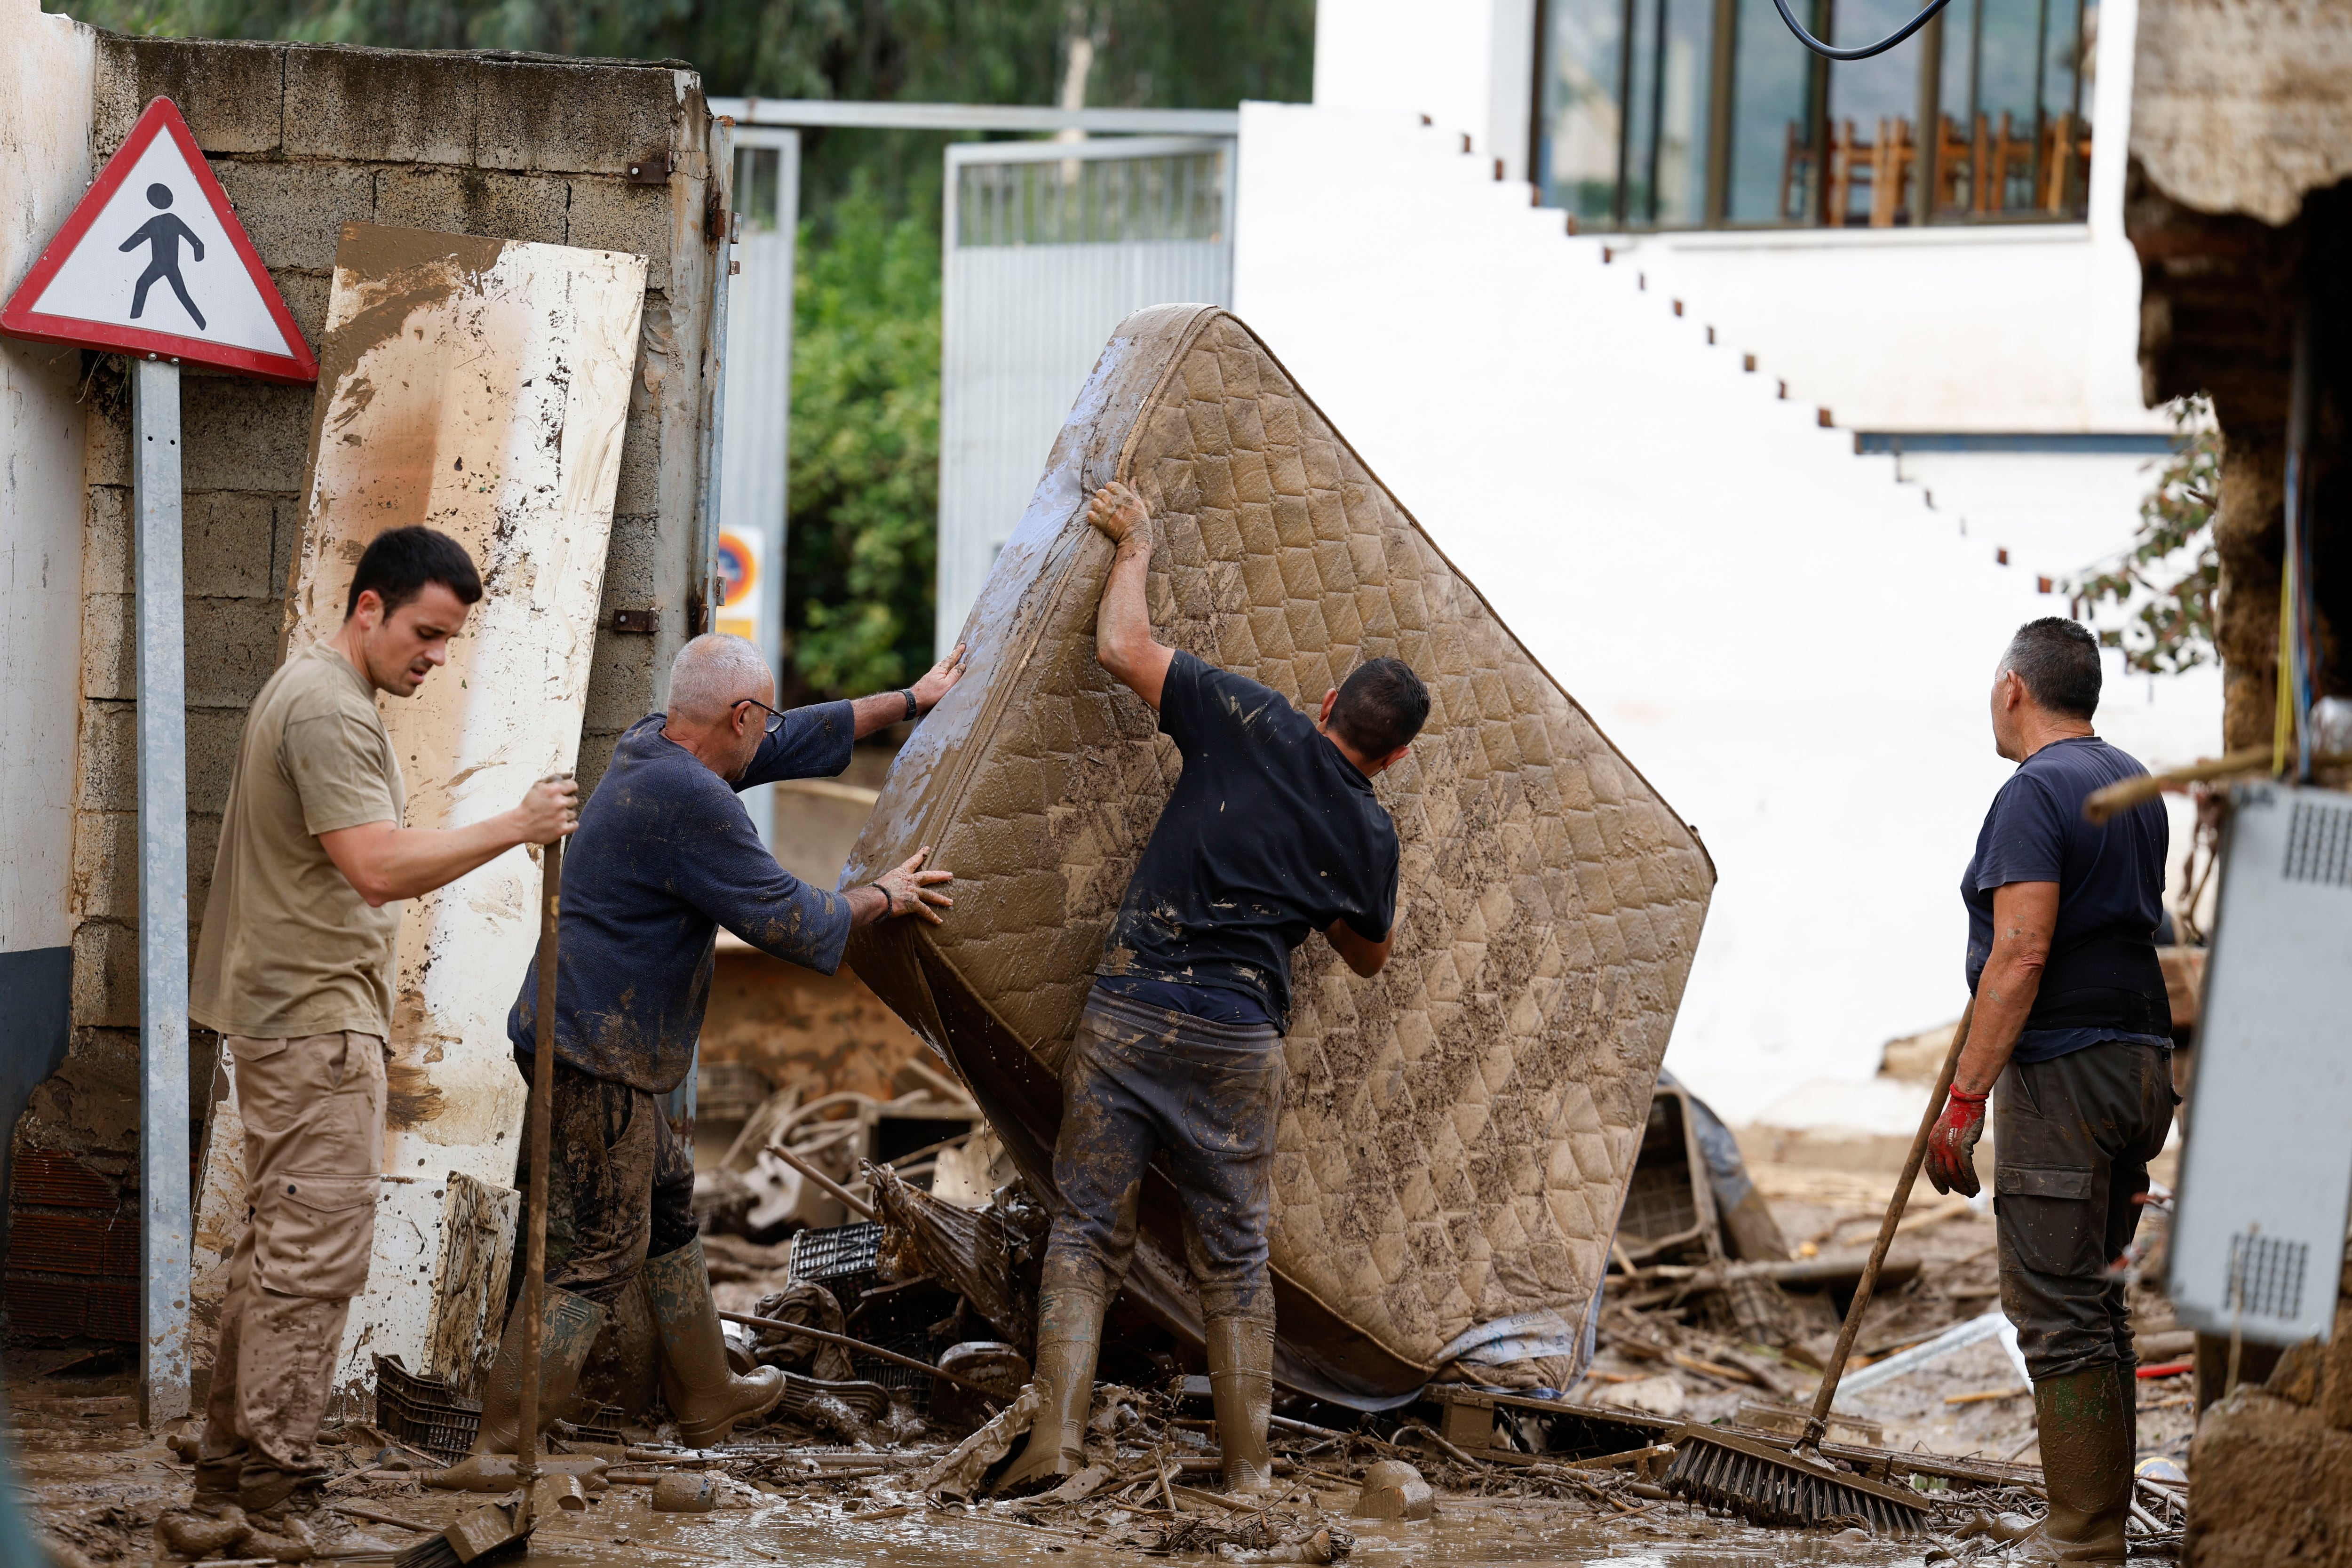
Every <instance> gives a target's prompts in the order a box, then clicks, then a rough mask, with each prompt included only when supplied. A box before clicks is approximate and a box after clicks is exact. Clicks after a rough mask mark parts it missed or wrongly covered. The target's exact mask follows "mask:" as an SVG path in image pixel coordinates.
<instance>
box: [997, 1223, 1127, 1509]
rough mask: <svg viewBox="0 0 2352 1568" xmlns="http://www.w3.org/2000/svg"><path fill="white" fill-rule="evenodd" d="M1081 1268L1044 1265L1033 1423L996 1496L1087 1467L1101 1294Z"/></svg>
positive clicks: (1101, 1309) (1069, 1474)
mask: <svg viewBox="0 0 2352 1568" xmlns="http://www.w3.org/2000/svg"><path fill="white" fill-rule="evenodd" d="M1091 1273H1092V1271H1091V1270H1089V1269H1086V1268H1071V1267H1063V1266H1057V1265H1055V1263H1053V1262H1052V1261H1050V1260H1049V1261H1048V1263H1047V1265H1046V1270H1045V1287H1044V1289H1041V1290H1040V1291H1039V1292H1038V1295H1037V1370H1036V1374H1035V1379H1034V1381H1035V1382H1036V1384H1037V1393H1038V1405H1037V1419H1036V1420H1035V1422H1034V1423H1033V1424H1032V1425H1031V1426H1030V1428H1029V1445H1028V1447H1025V1448H1024V1449H1022V1450H1021V1457H1020V1458H1017V1459H1015V1460H1013V1468H1011V1469H1009V1470H1007V1471H1005V1472H1004V1478H1003V1479H1002V1480H1000V1481H998V1482H997V1483H996V1489H997V1490H998V1491H999V1492H1005V1491H1010V1490H1012V1489H1014V1488H1016V1487H1021V1486H1025V1485H1027V1484H1029V1483H1030V1482H1032V1481H1039V1480H1047V1479H1053V1478H1055V1477H1059V1476H1074V1475H1076V1474H1077V1473H1078V1472H1079V1471H1080V1470H1082V1469H1085V1468H1086V1467H1087V1414H1088V1413H1089V1412H1090V1411H1092V1409H1093V1408H1094V1400H1095V1361H1096V1358H1097V1356H1099V1355H1100V1354H1101V1352H1102V1320H1103V1294H1104V1293H1103V1289H1102V1287H1101V1285H1100V1284H1099V1283H1098V1282H1097V1281H1096V1280H1094V1279H1092V1278H1090V1276H1091Z"/></svg>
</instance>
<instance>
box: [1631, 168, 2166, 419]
mask: <svg viewBox="0 0 2352 1568" xmlns="http://www.w3.org/2000/svg"><path fill="white" fill-rule="evenodd" d="M2120 199H2121V198H2120V195H2118V197H2117V200H2118V202H2120ZM2119 243H2121V242H2120V240H2119ZM1612 244H1614V245H1615V246H1616V247H1618V250H1619V254H1620V256H1621V257H1622V258H1623V260H1624V261H1625V262H1626V264H1627V265H1630V266H1633V267H1635V268H1639V269H1640V270H1641V271H1643V272H1644V273H1646V274H1647V275H1648V277H1649V279H1650V285H1651V287H1652V289H1656V290H1660V291H1663V292H1664V293H1665V294H1666V295H1667V297H1668V298H1669V299H1675V298H1679V299H1681V300H1684V302H1685V310H1686V311H1688V312H1690V313H1692V314H1693V315H1694V316H1696V319H1698V320H1699V321H1701V323H1702V324H1704V325H1709V326H1712V327H1714V328H1715V329H1716V334H1717V339H1718V341H1720V342H1722V343H1723V344H1725V345H1726V346H1727V347H1729V348H1731V349H1734V350H1736V351H1738V352H1740V353H1753V354H1755V355H1756V357H1757V368H1758V370H1759V372H1760V373H1761V374H1766V375H1769V376H1771V377H1773V378H1774V379H1775V381H1777V382H1785V383H1786V384H1787V385H1788V388H1789V395H1790V398H1791V399H1792V400H1794V401H1797V402H1801V403H1802V404H1804V405H1806V408H1807V410H1808V412H1810V411H1811V410H1812V409H1814V408H1816V407H1825V408H1827V409H1829V410H1830V412H1831V416H1832V418H1833V419H1834V420H1835V421H1836V422H1837V423H1838V424H1839V425H1842V426H1846V427H1848V428H1850V429H1856V430H1926V431H1971V432H1989V431H1997V432H2003V433H2010V432H2031V433H2051V432H2066V433H2078V432H2094V431H2095V432H2102V433H2114V432H2136V431H2160V430H2166V429H2169V428H2170V426H2169V424H2168V420H2167V419H2166V417H2165V416H2164V415H2163V414H2162V413H2160V412H2151V411H2149V410H2147V409H2146V408H2143V407H2142V406H2141V405H2140V400H2139V366H2138V363H2137V357H2136V355H2135V353H2134V351H2133V349H2132V347H2131V342H2132V335H2133V334H2136V332H2137V322H2138V319H2139V273H2138V269H2137V266H2136V265H2129V260H2130V258H2129V251H2130V247H2129V245H2128V243H2123V251H2124V256H2125V260H2126V264H2127V266H2126V271H2125V272H2124V274H2123V275H2122V276H2120V277H2118V276H2116V271H2115V269H2114V268H2112V267H2109V266H2106V265H2105V264H2104V263H2105V260H2106V257H2105V247H2104V246H2103V244H2102V242H2101V241H2100V240H2099V239H2097V238H2096V237H2095V226H2092V225H2087V224H2048V225H2043V224H2030V225H2022V224H2021V225H2003V226H1998V227H1985V228H1967V227H1954V228H1942V227H1929V228H1926V229H1911V228H1880V229H1872V228H1850V229H1773V230H1747V231H1741V230H1725V231H1717V232H1712V233H1688V234H1673V235H1645V236H1640V237H1622V238H1619V239H1616V240H1614V241H1612ZM2118 321H2120V322H2122V323H2124V331H2123V332H2122V334H2120V335H2122V336H2123V337H2124V340H2125V341H2124V346H2123V352H2122V353H2121V354H2120V355H2118V354H2116V353H2115V348H2116V339H2117V337H2118V335H2119V334H2118V332H2117V331H2116V330H2115V329H2116V323H2117V322H2118Z"/></svg>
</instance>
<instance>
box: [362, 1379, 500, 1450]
mask: <svg viewBox="0 0 2352 1568" xmlns="http://www.w3.org/2000/svg"><path fill="white" fill-rule="evenodd" d="M375 1424H376V1425H377V1426H379V1427H381V1428H383V1434H384V1436H387V1437H390V1438H391V1439H392V1440H393V1441H394V1442H396V1443H405V1444H407V1445H408V1446H409V1447H412V1448H415V1449H418V1450H420V1451H421V1452H424V1453H427V1454H430V1455H432V1456H433V1457H434V1458H437V1459H446V1460H448V1461H449V1462H450V1463H451V1464H455V1463H457V1461H458V1460H459V1459H462V1458H465V1457H466V1456H467V1454H468V1453H470V1452H472V1451H473V1447H474V1438H475V1436H477V1435H478V1433H480V1431H481V1429H482V1402H481V1401H480V1400H478V1399H468V1398H467V1397H466V1396H465V1395H464V1394H459V1393H458V1392H457V1390H455V1389H453V1388H451V1387H450V1386H449V1385H448V1384H446V1383H441V1382H438V1381H437V1380H436V1379H433V1378H429V1377H419V1376H417V1375H416V1374H415V1373H413V1372H411V1371H409V1370H408V1368H407V1367H405V1366H404V1365H402V1364H401V1361H400V1358H399V1357H398V1356H396V1355H380V1356H378V1357H376V1358H375Z"/></svg>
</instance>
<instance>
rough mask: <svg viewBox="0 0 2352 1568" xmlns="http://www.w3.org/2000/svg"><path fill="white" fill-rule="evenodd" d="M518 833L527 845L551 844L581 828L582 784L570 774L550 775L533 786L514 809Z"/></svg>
mask: <svg viewBox="0 0 2352 1568" xmlns="http://www.w3.org/2000/svg"><path fill="white" fill-rule="evenodd" d="M514 819H515V833H516V836H517V837H519V838H520V839H521V840H522V842H524V843H525V844H552V843H554V842H555V841H556V840H557V839H559V838H562V837H565V836H566V835H568V834H570V833H571V832H572V830H573V829H574V828H576V827H578V826H580V784H579V781H578V780H576V779H574V778H573V777H572V775H571V774H570V773H550V774H549V775H548V776H547V777H545V778H543V779H541V780H540V781H539V782H538V783H537V784H533V785H531V786H530V790H529V791H528V792H526V793H525V794H524V795H523V797H522V804H521V805H518V806H516V807H515V808H514Z"/></svg>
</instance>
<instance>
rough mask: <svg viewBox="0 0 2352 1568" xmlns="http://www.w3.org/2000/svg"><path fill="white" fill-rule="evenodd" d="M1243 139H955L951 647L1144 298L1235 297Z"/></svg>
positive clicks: (949, 416) (945, 302) (947, 532)
mask: <svg viewBox="0 0 2352 1568" xmlns="http://www.w3.org/2000/svg"><path fill="white" fill-rule="evenodd" d="M1233 195H1234V142H1233V141H1232V139H1230V138H1228V137H1223V136H1137V137H1128V138H1118V139H1114V140H1100V141H1087V142H956V143H952V144H950V146H949V148H948V150H947V210H946V216H945V223H944V226H943V227H942V229H941V235H940V237H941V244H942V252H943V264H944V273H943V277H942V279H941V282H942V287H943V299H942V302H941V312H942V320H941V322H940V330H941V343H940V533H939V552H940V556H939V616H938V622H937V634H936V635H937V647H939V648H940V650H942V651H944V650H946V649H947V648H949V647H953V646H954V639H955V637H956V634H957V633H958V632H959V631H960V630H961V628H962V626H963V619H964V616H966V615H967V614H968V613H969V612H970V611H971V604H972V601H973V600H974V599H975V598H977V597H978V596H979V595H980V589H981V585H982V584H983V583H984V582H985V581H986V580H987V578H988V573H989V568H990V567H991V566H992V565H993V564H994V563H995V561H996V554H997V552H998V551H999V550H1001V549H1003V544H1004V541H1005V539H1006V537H1007V536H1008V535H1009V534H1011V532H1012V531H1013V526H1014V524H1016V523H1018V522H1019V521H1021V513H1022V511H1023V510H1024V508H1025V507H1027V505H1028V504H1029V497H1030V494H1031V492H1032V491H1034V489H1036V485H1037V477H1038V475H1039V474H1040V473H1041V472H1042V471H1043V469H1044V468H1045V458H1046V455H1047V453H1048V452H1049V451H1051V449H1052V447H1053V444H1054V437H1055V434H1056V433H1057V432H1058V431H1059V430H1060V429H1061V427H1062V422H1063V421H1064V420H1065V419H1066V418H1067V417H1068V415H1069V412H1070V405H1071V404H1072V403H1073V402H1075V401H1076V397H1077V394H1078V389H1079V387H1080V386H1081V385H1083V384H1085V381H1086V378H1087V373H1088V372H1090V371H1091V370H1093V368H1094V364H1095V360H1096V358H1097V356H1098V355H1099V354H1100V353H1102V348H1103V344H1104V342H1106V341H1107V340H1108V338H1109V336H1110V333H1111V329H1112V328H1114V327H1116V326H1117V325H1118V323H1119V321H1122V320H1123V319H1124V318H1125V317H1126V316H1127V315H1128V314H1129V312H1131V311H1134V310H1140V309H1141V308H1143V307H1144V306H1146V305H1160V304H1170V303H1178V302H1197V303H1207V304H1215V305H1229V304H1231V303H1232V302H1233V278H1234V266H1233V255H1234V250H1233Z"/></svg>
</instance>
